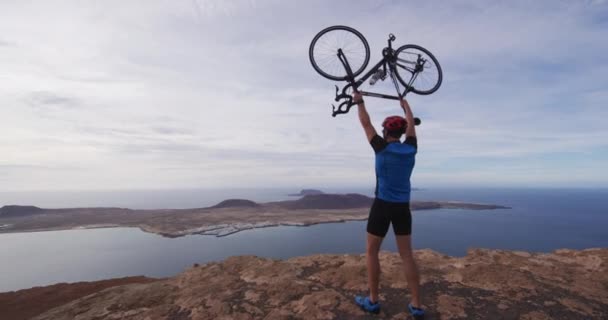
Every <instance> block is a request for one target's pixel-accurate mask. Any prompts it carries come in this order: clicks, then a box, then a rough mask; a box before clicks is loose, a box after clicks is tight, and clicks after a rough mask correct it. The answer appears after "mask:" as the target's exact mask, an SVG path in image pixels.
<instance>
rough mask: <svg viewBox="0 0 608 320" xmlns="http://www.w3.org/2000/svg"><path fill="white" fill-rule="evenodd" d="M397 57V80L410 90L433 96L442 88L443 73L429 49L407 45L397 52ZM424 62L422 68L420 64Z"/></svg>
mask: <svg viewBox="0 0 608 320" xmlns="http://www.w3.org/2000/svg"><path fill="white" fill-rule="evenodd" d="M395 56H396V57H397V61H396V62H397V67H396V73H397V79H399V82H401V84H402V85H404V86H405V87H406V88H407V89H408V90H411V91H412V92H414V93H417V94H422V95H426V94H431V93H433V92H435V91H437V89H439V87H440V86H441V82H442V81H443V73H442V71H441V66H440V65H439V62H438V61H437V58H435V56H434V55H433V54H432V53H431V52H429V51H428V50H427V49H425V48H423V47H421V46H417V45H415V44H406V45H404V46H401V47H400V48H399V49H397V51H395ZM423 61H424V64H422V67H421V68H420V67H418V68H417V66H420V63H421V62H423ZM414 76H416V78H415V79H414V81H413V82H412V85H411V88H409V87H408V85H409V83H410V80H411V79H412V77H414Z"/></svg>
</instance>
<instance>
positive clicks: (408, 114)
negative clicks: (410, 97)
mask: <svg viewBox="0 0 608 320" xmlns="http://www.w3.org/2000/svg"><path fill="white" fill-rule="evenodd" d="M401 108H403V112H405V121H407V128H406V129H405V137H406V138H407V137H415V136H416V124H415V122H414V114H413V113H412V109H411V108H410V104H409V103H407V100H405V98H403V99H401Z"/></svg>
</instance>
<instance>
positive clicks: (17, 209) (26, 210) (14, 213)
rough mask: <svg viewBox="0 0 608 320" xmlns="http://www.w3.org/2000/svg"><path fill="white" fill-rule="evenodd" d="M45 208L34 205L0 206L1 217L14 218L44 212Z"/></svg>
mask: <svg viewBox="0 0 608 320" xmlns="http://www.w3.org/2000/svg"><path fill="white" fill-rule="evenodd" d="M44 211H45V210H44V209H41V208H38V207H34V206H14V205H11V206H4V207H2V208H0V217H2V218H13V217H25V216H32V215H37V214H42V213H44Z"/></svg>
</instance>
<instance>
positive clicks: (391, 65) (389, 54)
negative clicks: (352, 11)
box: [332, 34, 425, 117]
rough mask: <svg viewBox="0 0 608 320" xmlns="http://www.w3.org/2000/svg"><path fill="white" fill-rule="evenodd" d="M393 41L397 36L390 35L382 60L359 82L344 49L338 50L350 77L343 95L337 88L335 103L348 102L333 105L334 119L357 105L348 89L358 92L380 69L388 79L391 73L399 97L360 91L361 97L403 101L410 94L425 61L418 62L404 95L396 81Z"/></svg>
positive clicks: (396, 63) (395, 59)
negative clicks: (342, 100) (387, 75)
mask: <svg viewBox="0 0 608 320" xmlns="http://www.w3.org/2000/svg"><path fill="white" fill-rule="evenodd" d="M393 40H395V36H394V35H392V34H391V35H389V39H388V47H386V48H384V49H383V50H382V60H380V61H379V62H378V63H377V64H376V65H375V66H373V67H372V68H371V69H370V70H369V71H368V72H367V73H366V74H365V75H363V76H362V77H361V78H359V80H356V79H355V77H354V76H353V72H352V70H351V68H350V64H349V63H348V59H346V56H345V55H344V53H343V52H342V49H338V53H337V55H338V59H339V60H340V62H341V63H342V65H343V66H344V69H345V70H346V74H347V75H348V78H347V81H348V84H347V85H345V86H344V87H343V88H342V93H341V94H338V92H340V90H339V87H338V86H336V98H335V101H336V102H338V101H339V100H341V99H346V101H344V102H342V103H340V104H339V105H338V107H337V108H336V106H334V105H333V104H332V108H333V112H332V116H333V117H335V116H336V115H338V114H342V113H348V111H349V110H350V108H351V107H352V106H353V105H355V104H357V102H356V101H352V100H353V98H352V96H351V95H349V94H347V93H346V92H347V91H348V89H349V88H352V89H353V90H354V91H357V89H358V88H359V86H361V85H362V84H363V83H364V82H365V81H367V79H369V78H370V77H371V76H372V75H374V74H375V73H376V72H378V70H380V68H382V69H383V71H384V74H385V77H386V74H387V71H388V72H389V73H390V75H391V77H392V78H393V79H392V80H393V82H394V84H395V88H396V89H397V95H396V96H393V95H388V94H383V93H377V92H370V91H359V92H360V93H361V95H363V96H369V97H375V98H383V99H391V100H401V99H402V98H403V97H405V95H407V93H408V92H409V90H408V89H409V88H411V87H412V86H411V85H412V83H413V81H414V80H415V79H416V77H417V75H418V72H419V71H420V70H421V67H422V66H423V65H424V63H425V61H422V64H420V61H418V62H417V63H416V67H415V68H414V70H413V72H412V78H410V81H409V85H408V86H407V87H406V88H405V90H404V91H403V93H401V91H400V89H399V85H398V82H397V80H396V79H395V72H396V65H398V62H397V57H395V55H394V53H395V50H393V46H392V42H393ZM399 65H400V64H399ZM387 66H388V70H387ZM400 66H402V67H404V68H405V66H403V65H400Z"/></svg>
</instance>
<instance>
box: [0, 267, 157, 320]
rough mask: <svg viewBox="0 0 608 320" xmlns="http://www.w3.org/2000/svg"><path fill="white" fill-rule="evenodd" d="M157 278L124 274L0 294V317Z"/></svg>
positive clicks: (15, 318) (25, 315) (14, 319)
mask: <svg viewBox="0 0 608 320" xmlns="http://www.w3.org/2000/svg"><path fill="white" fill-rule="evenodd" d="M153 281H158V279H152V278H146V277H127V278H119V279H110V280H102V281H93V282H76V283H58V284H54V285H52V286H46V287H35V288H31V289H25V290H19V291H11V292H3V293H0V319H3V320H4V319H7V320H9V319H10V320H25V319H30V318H31V317H33V316H35V315H38V314H41V313H43V312H44V311H47V310H50V309H52V308H55V307H59V306H62V305H64V304H66V303H68V302H70V301H73V300H76V299H79V298H82V297H85V296H88V295H90V294H93V293H95V292H99V291H101V290H103V289H107V288H111V287H116V286H120V285H125V284H132V283H149V282H153Z"/></svg>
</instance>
